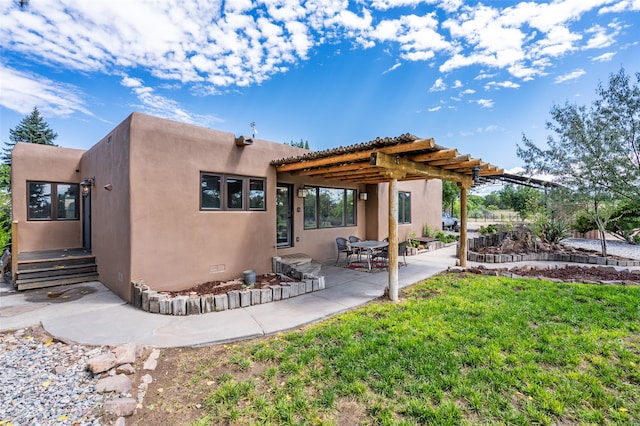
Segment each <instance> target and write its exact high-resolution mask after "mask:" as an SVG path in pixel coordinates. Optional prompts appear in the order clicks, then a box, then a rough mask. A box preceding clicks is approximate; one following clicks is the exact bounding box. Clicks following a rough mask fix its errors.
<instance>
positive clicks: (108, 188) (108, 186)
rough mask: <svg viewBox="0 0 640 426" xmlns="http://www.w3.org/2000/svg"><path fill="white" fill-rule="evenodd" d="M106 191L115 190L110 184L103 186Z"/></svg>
mask: <svg viewBox="0 0 640 426" xmlns="http://www.w3.org/2000/svg"><path fill="white" fill-rule="evenodd" d="M103 188H104V189H106V190H107V191H111V190H112V189H113V185H111V184H110V183H108V184H106V185H105V186H103Z"/></svg>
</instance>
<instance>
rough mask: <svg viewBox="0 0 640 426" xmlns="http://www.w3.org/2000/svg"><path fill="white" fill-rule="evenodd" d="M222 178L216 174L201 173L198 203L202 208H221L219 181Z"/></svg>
mask: <svg viewBox="0 0 640 426" xmlns="http://www.w3.org/2000/svg"><path fill="white" fill-rule="evenodd" d="M221 180H222V178H221V177H220V176H216V175H208V174H203V175H202V179H201V187H202V193H201V199H200V205H201V207H202V208H203V209H220V208H222V203H221V200H222V199H221V197H220V182H221Z"/></svg>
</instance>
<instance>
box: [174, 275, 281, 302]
mask: <svg viewBox="0 0 640 426" xmlns="http://www.w3.org/2000/svg"><path fill="white" fill-rule="evenodd" d="M284 281H285V280H284V279H282V278H281V277H280V276H279V275H277V274H273V273H269V274H264V275H257V276H256V283H255V284H254V285H252V286H249V287H248V286H246V285H245V284H244V282H243V281H242V278H237V279H235V280H231V281H209V282H207V283H203V284H199V285H197V286H195V287H191V288H188V289H185V290H180V291H168V292H164V293H166V294H169V295H170V296H171V297H175V296H204V295H205V294H223V293H228V292H230V291H232V290H243V289H245V288H266V287H269V286H270V285H278V284H280V283H281V282H284Z"/></svg>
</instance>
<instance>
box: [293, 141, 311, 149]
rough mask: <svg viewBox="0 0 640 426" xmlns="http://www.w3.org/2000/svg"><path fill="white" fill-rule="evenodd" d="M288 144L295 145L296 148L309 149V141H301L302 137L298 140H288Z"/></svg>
mask: <svg viewBox="0 0 640 426" xmlns="http://www.w3.org/2000/svg"><path fill="white" fill-rule="evenodd" d="M289 145H291V146H295V147H298V148H304V149H309V141H303V140H302V139H300V142H294V141H291V142H289Z"/></svg>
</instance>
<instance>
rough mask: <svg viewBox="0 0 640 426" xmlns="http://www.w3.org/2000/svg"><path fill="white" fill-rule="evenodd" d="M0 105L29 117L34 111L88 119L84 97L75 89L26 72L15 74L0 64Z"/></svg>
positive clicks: (13, 70) (88, 112) (14, 71)
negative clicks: (36, 109)
mask: <svg viewBox="0 0 640 426" xmlns="http://www.w3.org/2000/svg"><path fill="white" fill-rule="evenodd" d="M0 81H2V90H0V105H2V106H3V107H5V108H7V109H10V110H13V111H17V112H19V113H21V114H28V113H29V112H31V110H33V107H34V106H35V107H37V108H38V109H39V110H40V112H41V113H42V114H43V115H48V116H58V117H69V116H70V115H72V114H75V113H82V114H85V115H88V116H93V114H92V113H91V112H90V111H89V110H87V107H86V105H85V102H84V100H83V94H82V93H81V92H80V90H78V88H76V87H74V86H71V85H69V84H61V83H57V82H55V81H51V80H49V79H47V78H45V77H42V76H40V75H37V74H33V73H30V72H28V71H25V70H20V71H18V70H16V69H13V68H10V67H7V66H5V65H4V64H2V63H0Z"/></svg>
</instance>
